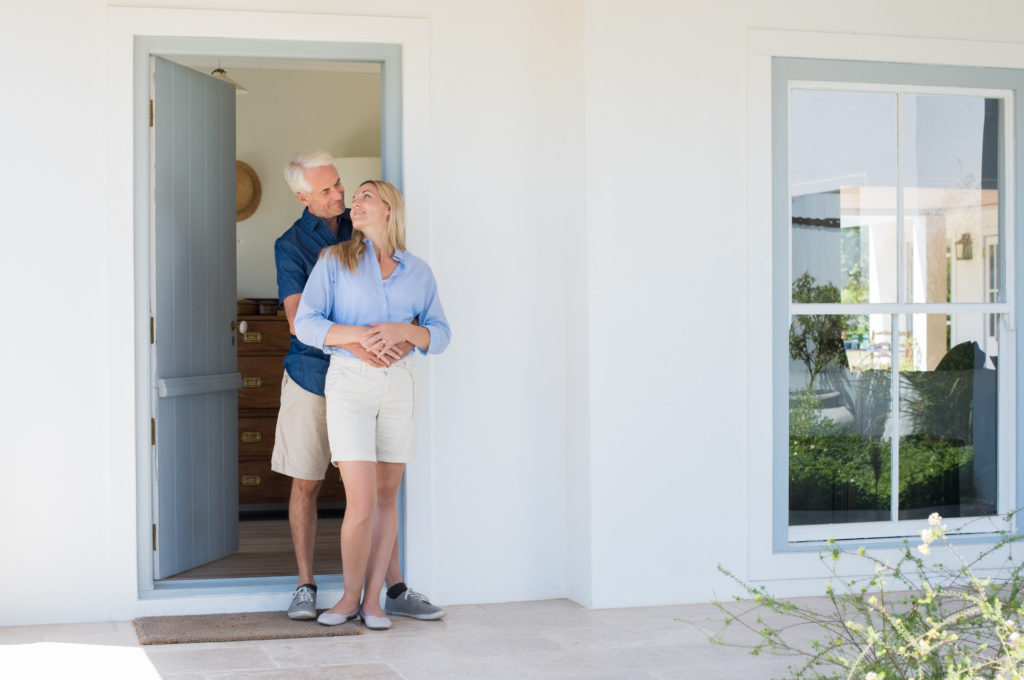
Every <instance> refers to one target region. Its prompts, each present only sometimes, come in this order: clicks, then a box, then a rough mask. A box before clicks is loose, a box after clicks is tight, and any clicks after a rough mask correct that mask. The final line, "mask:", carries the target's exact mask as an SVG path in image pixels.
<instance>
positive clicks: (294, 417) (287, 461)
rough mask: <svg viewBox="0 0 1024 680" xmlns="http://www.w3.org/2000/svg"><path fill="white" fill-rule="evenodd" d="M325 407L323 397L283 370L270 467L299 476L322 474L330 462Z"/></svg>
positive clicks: (284, 473) (317, 476)
mask: <svg viewBox="0 0 1024 680" xmlns="http://www.w3.org/2000/svg"><path fill="white" fill-rule="evenodd" d="M326 408H327V402H326V401H325V399H324V398H323V397H321V396H320V395H318V394H313V393H312V392H307V391H306V390H304V389H302V388H301V387H299V385H298V383H296V382H295V381H293V380H292V379H291V378H290V377H288V371H285V372H284V379H283V380H282V381H281V410H280V412H279V413H278V414H277V428H276V430H275V432H274V453H273V455H272V456H271V458H270V469H271V470H273V471H274V472H280V473H281V474H283V475H288V476H289V477H297V478H298V479H311V480H317V479H323V478H324V476H325V474H326V472H327V468H328V467H329V466H330V464H331V448H330V444H329V443H328V440H327V420H326Z"/></svg>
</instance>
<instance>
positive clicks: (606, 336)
mask: <svg viewBox="0 0 1024 680" xmlns="http://www.w3.org/2000/svg"><path fill="white" fill-rule="evenodd" d="M136 4H138V5H140V6H144V5H151V6H158V5H159V6H163V7H171V8H176V7H181V8H184V7H201V8H203V9H208V10H232V13H231V14H228V15H225V14H224V13H223V12H207V13H203V14H204V19H203V21H201V22H200V21H199V20H198V19H197V20H195V22H196V26H201V27H203V28H202V29H200V28H195V30H197V31H199V30H209V29H207V28H206V27H208V26H228V27H230V29H223V30H230V31H235V32H237V35H240V36H246V35H248V36H250V37H268V38H273V37H278V36H280V35H281V34H283V33H287V34H288V35H287V36H285V37H288V38H290V37H292V35H298V34H299V30H298V29H297V28H296V27H297V26H298V25H299V24H300V23H303V22H305V25H306V27H307V28H308V30H309V32H311V33H316V32H317V30H319V29H318V18H317V17H316V16H315V15H316V14H317V13H323V14H325V15H339V14H343V15H346V16H351V17H360V18H359V19H355V18H353V19H352V20H351V21H352V22H363V23H360V24H359V25H360V26H361V27H370V28H372V31H377V32H379V33H378V34H379V35H384V34H387V32H388V31H389V30H392V29H391V28H389V27H390V26H392V25H393V24H389V23H388V20H387V19H382V20H380V21H377V22H373V21H369V20H368V19H366V17H373V16H381V17H414V18H417V19H416V20H417V21H420V22H421V24H422V25H424V26H425V27H426V28H425V31H424V34H425V35H426V38H425V39H424V40H425V42H426V46H425V50H423V51H422V52H418V51H416V52H415V53H416V55H417V59H422V60H425V61H424V63H419V62H418V63H417V64H416V66H419V67H422V69H423V73H424V77H423V78H422V82H417V83H415V84H413V88H414V89H413V91H412V93H413V94H417V95H418V94H419V93H421V92H422V93H425V95H426V97H427V101H426V104H425V106H424V109H425V113H424V115H422V116H419V117H417V119H416V120H406V121H405V125H406V129H407V132H408V134H409V136H408V137H407V142H409V143H410V144H411V146H410V149H411V151H410V152H411V153H413V154H414V157H413V158H411V159H407V161H408V165H407V176H406V178H405V183H406V187H407V194H408V196H409V197H410V204H411V205H410V210H411V212H413V213H415V214H417V215H418V216H420V217H421V218H422V219H423V220H425V221H426V223H427V224H428V225H429V237H426V236H423V237H421V238H419V239H418V240H417V241H416V242H415V243H414V245H413V249H414V250H417V251H418V252H420V253H421V254H423V255H424V256H426V257H427V259H428V260H429V261H430V262H431V264H432V265H433V267H434V270H435V272H436V274H437V277H438V280H439V284H440V287H441V293H442V295H443V298H444V301H445V306H446V310H447V312H448V315H449V318H450V319H451V321H452V325H453V329H454V340H453V344H452V346H451V348H450V349H449V351H448V352H447V353H446V354H444V355H442V356H440V357H438V358H435V359H432V360H431V361H430V370H429V410H428V414H427V418H428V421H429V422H428V423H427V424H426V427H427V429H426V431H427V432H428V435H429V442H427V447H426V448H427V449H428V450H429V452H430V455H429V457H427V458H426V459H424V460H421V461H418V462H417V463H416V466H417V467H416V469H415V470H412V469H411V470H410V480H411V483H410V491H409V496H410V512H409V530H410V536H409V542H410V545H409V552H408V559H409V569H408V571H409V573H408V577H409V581H410V582H411V583H412V584H413V585H414V587H416V588H418V589H420V590H424V591H426V592H429V593H430V594H431V595H432V596H434V598H435V600H437V601H439V602H443V603H459V602H480V601H497V600H516V599H538V598H548V597H560V596H566V595H571V596H572V597H575V598H577V599H578V600H580V601H583V602H585V603H587V604H591V605H594V606H601V607H603V606H618V605H632V604H645V603H653V602H679V601H687V600H691V601H692V600H706V599H708V598H710V597H711V596H712V594H713V592H714V591H716V590H717V592H719V594H721V593H722V592H723V583H722V582H721V581H720V580H718V579H717V578H716V576H715V573H714V565H715V563H716V562H722V563H723V564H726V565H728V566H732V567H734V568H736V569H737V571H739V572H740V573H741V574H746V573H748V572H750V570H751V569H752V568H753V567H752V563H753V557H752V556H753V555H754V554H755V552H754V551H753V550H752V549H748V546H752V545H755V544H759V543H758V541H762V539H763V536H761V534H760V533H759V532H757V531H750V530H749V529H748V527H751V526H761V525H755V524H754V522H755V520H757V518H758V516H759V515H763V514H764V513H767V508H764V509H763V510H762V509H760V508H761V506H760V505H756V506H751V505H748V503H747V500H746V499H747V498H748V496H751V497H757V492H758V489H757V488H753V487H752V486H751V485H749V484H748V481H747V474H746V471H747V469H748V465H750V466H752V467H755V466H760V465H762V464H763V462H764V460H765V457H767V456H769V451H768V443H767V441H766V440H764V439H762V438H757V437H755V436H754V434H760V433H761V432H762V431H763V426H764V423H763V420H764V419H763V410H764V409H766V408H767V404H766V403H765V402H766V401H767V400H766V398H765V396H764V394H765V393H764V392H763V391H759V389H760V387H761V386H762V385H763V367H761V366H759V365H758V363H757V362H752V361H751V360H750V359H749V357H750V356H761V355H759V354H756V353H754V354H751V352H750V351H748V350H749V348H750V347H752V346H755V343H760V342H761V338H763V336H764V329H765V326H764V323H765V319H766V317H765V308H766V304H767V303H766V300H767V298H766V295H767V293H766V287H765V286H763V285H762V284H763V281H762V280H761V279H762V277H764V276H765V273H766V272H770V269H768V268H767V266H766V265H765V264H764V262H765V257H766V251H765V250H763V248H764V246H765V244H766V243H770V242H769V241H768V240H767V238H766V236H765V234H764V233H762V231H760V227H759V226H758V225H760V224H762V222H760V221H758V220H757V219H754V218H756V217H757V215H756V214H755V215H753V216H752V215H751V214H750V213H748V205H749V201H750V199H751V192H753V193H757V194H760V193H762V192H763V186H761V185H759V184H758V181H759V180H758V179H757V176H756V173H752V175H751V176H752V177H753V178H754V179H753V183H752V184H748V182H747V177H748V162H749V160H750V158H751V156H750V153H751V151H750V150H751V149H752V148H754V147H755V146H756V145H757V142H758V140H757V139H751V138H749V137H748V136H747V130H748V116H749V115H750V114H751V111H750V110H749V100H748V92H749V91H750V90H749V88H751V87H755V88H756V86H757V84H756V83H754V84H751V83H748V74H749V71H748V66H747V65H748V54H747V48H748V43H747V41H748V35H749V33H748V29H751V28H778V29H792V30H802V31H824V32H837V33H843V32H845V33H847V34H851V35H853V34H858V35H859V34H870V33H885V34H890V35H895V36H916V37H925V38H928V37H931V38H943V39H949V40H951V41H954V40H961V39H964V40H975V41H1005V43H1007V44H1006V45H1003V46H1001V47H998V48H993V49H1004V50H1010V51H1013V50H1019V49H1020V47H1021V46H1020V43H1019V41H1020V38H1019V28H1018V27H1019V26H1020V25H1021V24H1022V21H1021V20H1024V8H1022V7H1019V6H1018V4H1017V3H1016V2H1013V1H1012V0H999V1H995V0H994V1H993V2H991V3H989V8H990V11H988V12H979V11H977V8H976V7H974V6H971V5H965V4H963V3H952V2H943V3H940V4H939V5H936V3H935V2H932V1H925V0H908V1H907V2H903V3H899V4H898V5H892V3H889V2H881V1H879V0H869V1H867V2H863V3H861V4H860V5H858V11H857V12H855V13H850V12H848V11H846V10H845V9H844V8H843V7H840V6H838V5H831V4H828V3H820V2H817V1H814V2H812V1H810V0H806V1H805V0H801V1H799V2H794V1H792V0H769V1H764V0H759V1H757V2H754V1H753V0H723V2H720V3H718V4H716V5H713V6H711V5H708V4H707V3H679V2H674V1H672V0H637V2H633V3H629V4H628V5H623V4H622V3H618V2H612V1H611V0H586V1H584V0H562V1H560V2H551V1H550V0H523V1H521V2H516V3H480V2H473V1H470V0H423V1H417V0H374V1H373V2H370V1H369V0H342V1H335V0H292V1H289V2H285V1H284V0H199V1H198V2H196V1H195V0H189V1H188V2H186V1H185V0H159V1H157V0H154V1H152V2H140V3H136ZM243 9H245V10H252V12H251V13H247V12H241V11H240V10H243ZM234 10H239V12H238V13H237V14H236V13H233V12H234ZM267 12H286V13H294V14H288V15H283V16H285V19H282V20H280V21H275V22H274V25H270V24H269V23H268V21H267V19H268V17H270V18H275V16H274V15H268V14H266V13H267ZM174 16H175V17H177V18H176V19H175V21H178V20H180V16H179V15H177V14H175V15H174ZM295 17H298V19H296V18H295ZM989 17H994V18H989ZM110 21H111V13H110V12H108V11H107V10H106V8H105V3H104V2H102V1H101V0H79V1H74V2H73V1H71V0H39V1H38V2H34V3H17V4H12V3H4V4H3V5H2V7H0V26H2V27H3V28H2V29H0V34H2V36H3V38H4V39H3V40H2V41H0V64H4V66H3V67H2V68H3V69H4V72H3V76H4V79H5V80H4V82H5V83H7V86H8V89H9V91H17V92H20V93H22V97H20V98H19V99H18V100H12V99H10V98H8V100H5V102H4V104H3V108H4V120H5V125H4V126H2V129H0V144H2V147H3V148H4V149H5V157H6V158H8V159H16V161H17V162H16V163H13V164H12V163H10V162H9V163H7V164H5V166H6V167H5V169H4V171H3V172H4V177H3V178H4V180H5V181H4V182H3V186H4V187H6V188H7V190H8V194H7V195H8V197H9V200H7V201H5V202H4V203H3V206H2V207H0V215H2V217H3V219H4V223H5V224H6V225H7V230H6V231H5V234H6V236H7V240H6V242H5V245H4V248H3V249H0V252H2V253H3V254H2V255H0V258H2V260H0V265H2V267H0V272H2V273H0V277H2V282H3V283H4V284H6V285H5V288H6V290H8V291H9V292H10V295H11V296H12V297H14V298H15V299H17V298H20V297H22V296H20V295H18V293H20V292H21V291H28V292H29V295H30V296H31V301H30V302H29V303H28V304H21V305H18V306H16V307H12V310H11V314H10V315H9V316H10V319H11V322H10V323H9V325H8V333H6V334H4V336H5V337H4V340H3V343H4V345H3V349H5V350H6V356H9V357H16V358H17V360H12V361H9V362H8V369H7V374H6V375H7V377H8V380H7V381H6V382H7V389H6V390H5V394H6V395H7V396H6V397H5V398H4V400H5V406H6V408H4V409H3V410H2V411H0V412H2V413H3V414H4V415H3V416H2V417H3V418H4V422H3V431H4V433H5V440H4V441H5V444H4V462H5V464H6V465H5V474H4V475H3V477H2V480H3V481H0V516H2V517H3V518H4V520H3V523H2V525H0V526H2V527H3V529H2V535H0V539H2V540H3V543H4V545H6V546H21V547H24V550H22V551H21V552H20V553H19V557H18V558H17V559H7V560H5V561H4V563H3V566H2V567H0V574H2V578H0V583H2V585H0V601H2V602H4V605H5V606H4V608H3V611H2V613H0V623H31V622H38V621H71V620H90V619H104V618H108V617H110V616H116V617H122V618H123V617H125V616H131V615H133V614H134V613H136V612H138V611H143V610H145V611H147V612H156V611H171V610H186V611H187V610H190V609H191V610H196V609H201V608H203V607H207V608H209V607H237V608H239V609H242V608H253V607H257V606H268V604H270V605H275V606H277V605H279V606H284V603H285V601H286V598H287V596H286V594H284V593H282V594H280V595H279V596H274V597H267V598H264V599H263V600H259V601H258V602H257V601H256V600H253V599H246V598H244V597H239V598H236V599H232V600H227V599H220V600H217V599H216V598H214V599H206V600H202V601H199V600H174V599H173V598H169V599H165V600H159V601H153V600H146V601H144V602H138V601H137V599H136V591H137V587H138V583H137V581H136V574H135V556H136V543H135V542H136V536H137V527H136V526H135V516H134V514H133V513H134V509H135V497H134V493H135V492H136V488H137V485H138V484H145V483H146V480H145V479H142V480H137V479H136V472H135V467H134V466H135V460H136V459H135V455H136V453H135V442H136V434H137V433H136V429H135V413H134V403H135V402H134V396H133V395H134V392H135V383H134V363H133V361H132V359H131V357H132V354H133V351H134V346H135V344H134V343H135V342H136V337H137V336H136V332H137V330H138V328H140V326H139V323H138V320H136V319H135V315H134V311H133V304H134V297H133V291H132V290H131V287H132V285H133V281H134V279H133V247H134V244H133V240H132V234H133V231H132V227H131V224H130V222H131V217H130V215H131V211H130V209H128V210H126V208H125V206H126V204H127V202H130V200H131V198H130V189H129V190H127V191H125V190H123V189H124V184H125V183H126V182H127V184H128V185H129V187H130V185H131V178H130V176H127V177H126V175H127V174H128V171H127V170H126V168H125V167H124V164H123V163H122V162H121V159H123V158H125V157H126V156H127V157H128V158H130V157H131V148H130V147H131V140H130V137H128V138H127V140H126V139H125V136H124V133H123V132H120V131H119V129H120V128H121V127H123V125H128V126H130V124H131V114H130V107H131V87H130V85H129V84H128V83H126V82H125V79H126V78H127V77H129V76H127V75H126V73H130V66H124V67H122V66H123V65H121V64H120V63H119V62H118V60H119V59H121V52H119V51H118V50H116V49H113V48H109V46H108V45H105V44H104V40H105V36H106V35H107V33H105V31H107V30H109V27H110ZM188 21H189V20H186V21H185V23H186V24H187V23H188ZM347 22H348V20H347V19H345V20H342V21H341V24H340V26H341V28H342V29H344V27H345V26H346V25H348V23H347ZM172 23H173V22H172ZM421 24H417V25H421ZM401 26H403V27H404V26H406V24H401ZM218 30H221V29H218ZM396 30H397V31H398V32H399V33H401V31H403V30H405V28H401V29H400V30H399V29H396ZM341 32H344V30H342V31H341ZM44 38H45V39H44ZM857 39H858V40H859V39H861V38H859V37H858V38H857ZM1013 41H1018V42H1017V43H1014V42H1013ZM823 44H828V41H824V42H823ZM414 51H415V50H414ZM908 54H909V55H911V56H912V55H913V51H908ZM948 54H949V58H950V60H951V61H956V60H957V58H958V55H959V53H958V51H957V50H956V49H950V50H949V52H948ZM110 59H113V60H114V61H115V62H117V63H110V61H109V60H110ZM426 61H428V62H429V63H425V62H426ZM25 65H31V68H25ZM104 74H106V77H105V76H104ZM105 81H106V82H105ZM72 113H73V115H71V114H72ZM108 121H112V122H110V123H108ZM15 168H16V169H15ZM764 181H767V180H766V179H765V180H764ZM270 183H271V182H267V183H266V184H268V185H269V184H270ZM54 213H56V215H54ZM126 215H127V217H125V216H126ZM44 218H45V219H44ZM750 225H754V226H753V227H751V226H750ZM44 229H48V230H58V235H57V236H56V238H54V239H53V240H54V241H55V244H49V243H48V244H47V246H48V247H47V248H46V250H45V251H43V250H42V249H41V248H39V247H38V245H37V244H38V239H39V237H38V234H39V233H40V232H42V231H43V230H44ZM748 244H752V245H750V246H748ZM33 256H35V257H37V258H38V259H39V261H40V262H45V266H40V265H39V264H37V261H36V260H35V258H34V257H33ZM15 304H17V303H15ZM15 333H19V334H22V335H24V336H25V337H19V336H16V335H15ZM26 346H27V347H30V348H31V349H30V350H26V349H25V348H26ZM759 371H761V372H759ZM751 423H754V426H756V427H757V428H758V429H757V430H756V432H755V431H754V430H752V429H751V428H752V427H754V426H752V425H751ZM752 432H754V434H751V433H752ZM755 486H756V485H755ZM760 498H761V501H763V491H762V492H761V496H760ZM139 533H140V535H144V532H141V531H140V532H139ZM29 585H38V586H39V587H31V588H30V587H28V586H29ZM275 598H276V599H275ZM211 603H212V604H211ZM225 603H228V604H225Z"/></svg>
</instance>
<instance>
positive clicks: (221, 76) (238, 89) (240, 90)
mask: <svg viewBox="0 0 1024 680" xmlns="http://www.w3.org/2000/svg"><path fill="white" fill-rule="evenodd" d="M210 75H211V76H213V77H214V78H216V79H218V80H223V81H224V82H225V83H231V84H232V85H234V86H235V94H248V93H249V90H247V89H245V88H244V87H242V85H241V84H240V83H239V82H238V81H236V80H232V79H231V78H229V77H228V72H227V71H225V70H224V69H222V68H221V67H220V66H217V68H215V69H213V70H212V71H210Z"/></svg>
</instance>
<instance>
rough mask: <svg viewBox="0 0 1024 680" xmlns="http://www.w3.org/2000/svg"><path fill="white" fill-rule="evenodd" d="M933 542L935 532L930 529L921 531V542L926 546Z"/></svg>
mask: <svg viewBox="0 0 1024 680" xmlns="http://www.w3.org/2000/svg"><path fill="white" fill-rule="evenodd" d="M934 540H935V532H934V531H932V530H931V529H921V541H922V542H923V543H924V544H925V545H928V544H929V543H931V542H932V541H934Z"/></svg>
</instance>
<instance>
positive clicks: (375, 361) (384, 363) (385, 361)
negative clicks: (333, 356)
mask: <svg viewBox="0 0 1024 680" xmlns="http://www.w3.org/2000/svg"><path fill="white" fill-rule="evenodd" d="M406 344H408V343H406ZM342 347H344V348H345V349H347V350H348V351H349V352H352V354H354V355H355V357H356V358H357V359H362V360H363V361H365V362H366V363H368V364H370V365H371V366H376V367H377V368H387V367H388V366H390V365H391V364H393V363H395V361H397V360H398V359H401V358H402V357H398V359H393V358H391V357H390V356H388V355H385V356H378V355H377V354H376V353H374V352H368V351H367V350H366V349H365V348H364V347H363V346H362V345H361V344H359V343H358V342H353V343H350V344H348V345H342ZM388 354H390V353H388ZM406 354H408V352H406ZM402 356H405V355H404V354H403V355H402Z"/></svg>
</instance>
